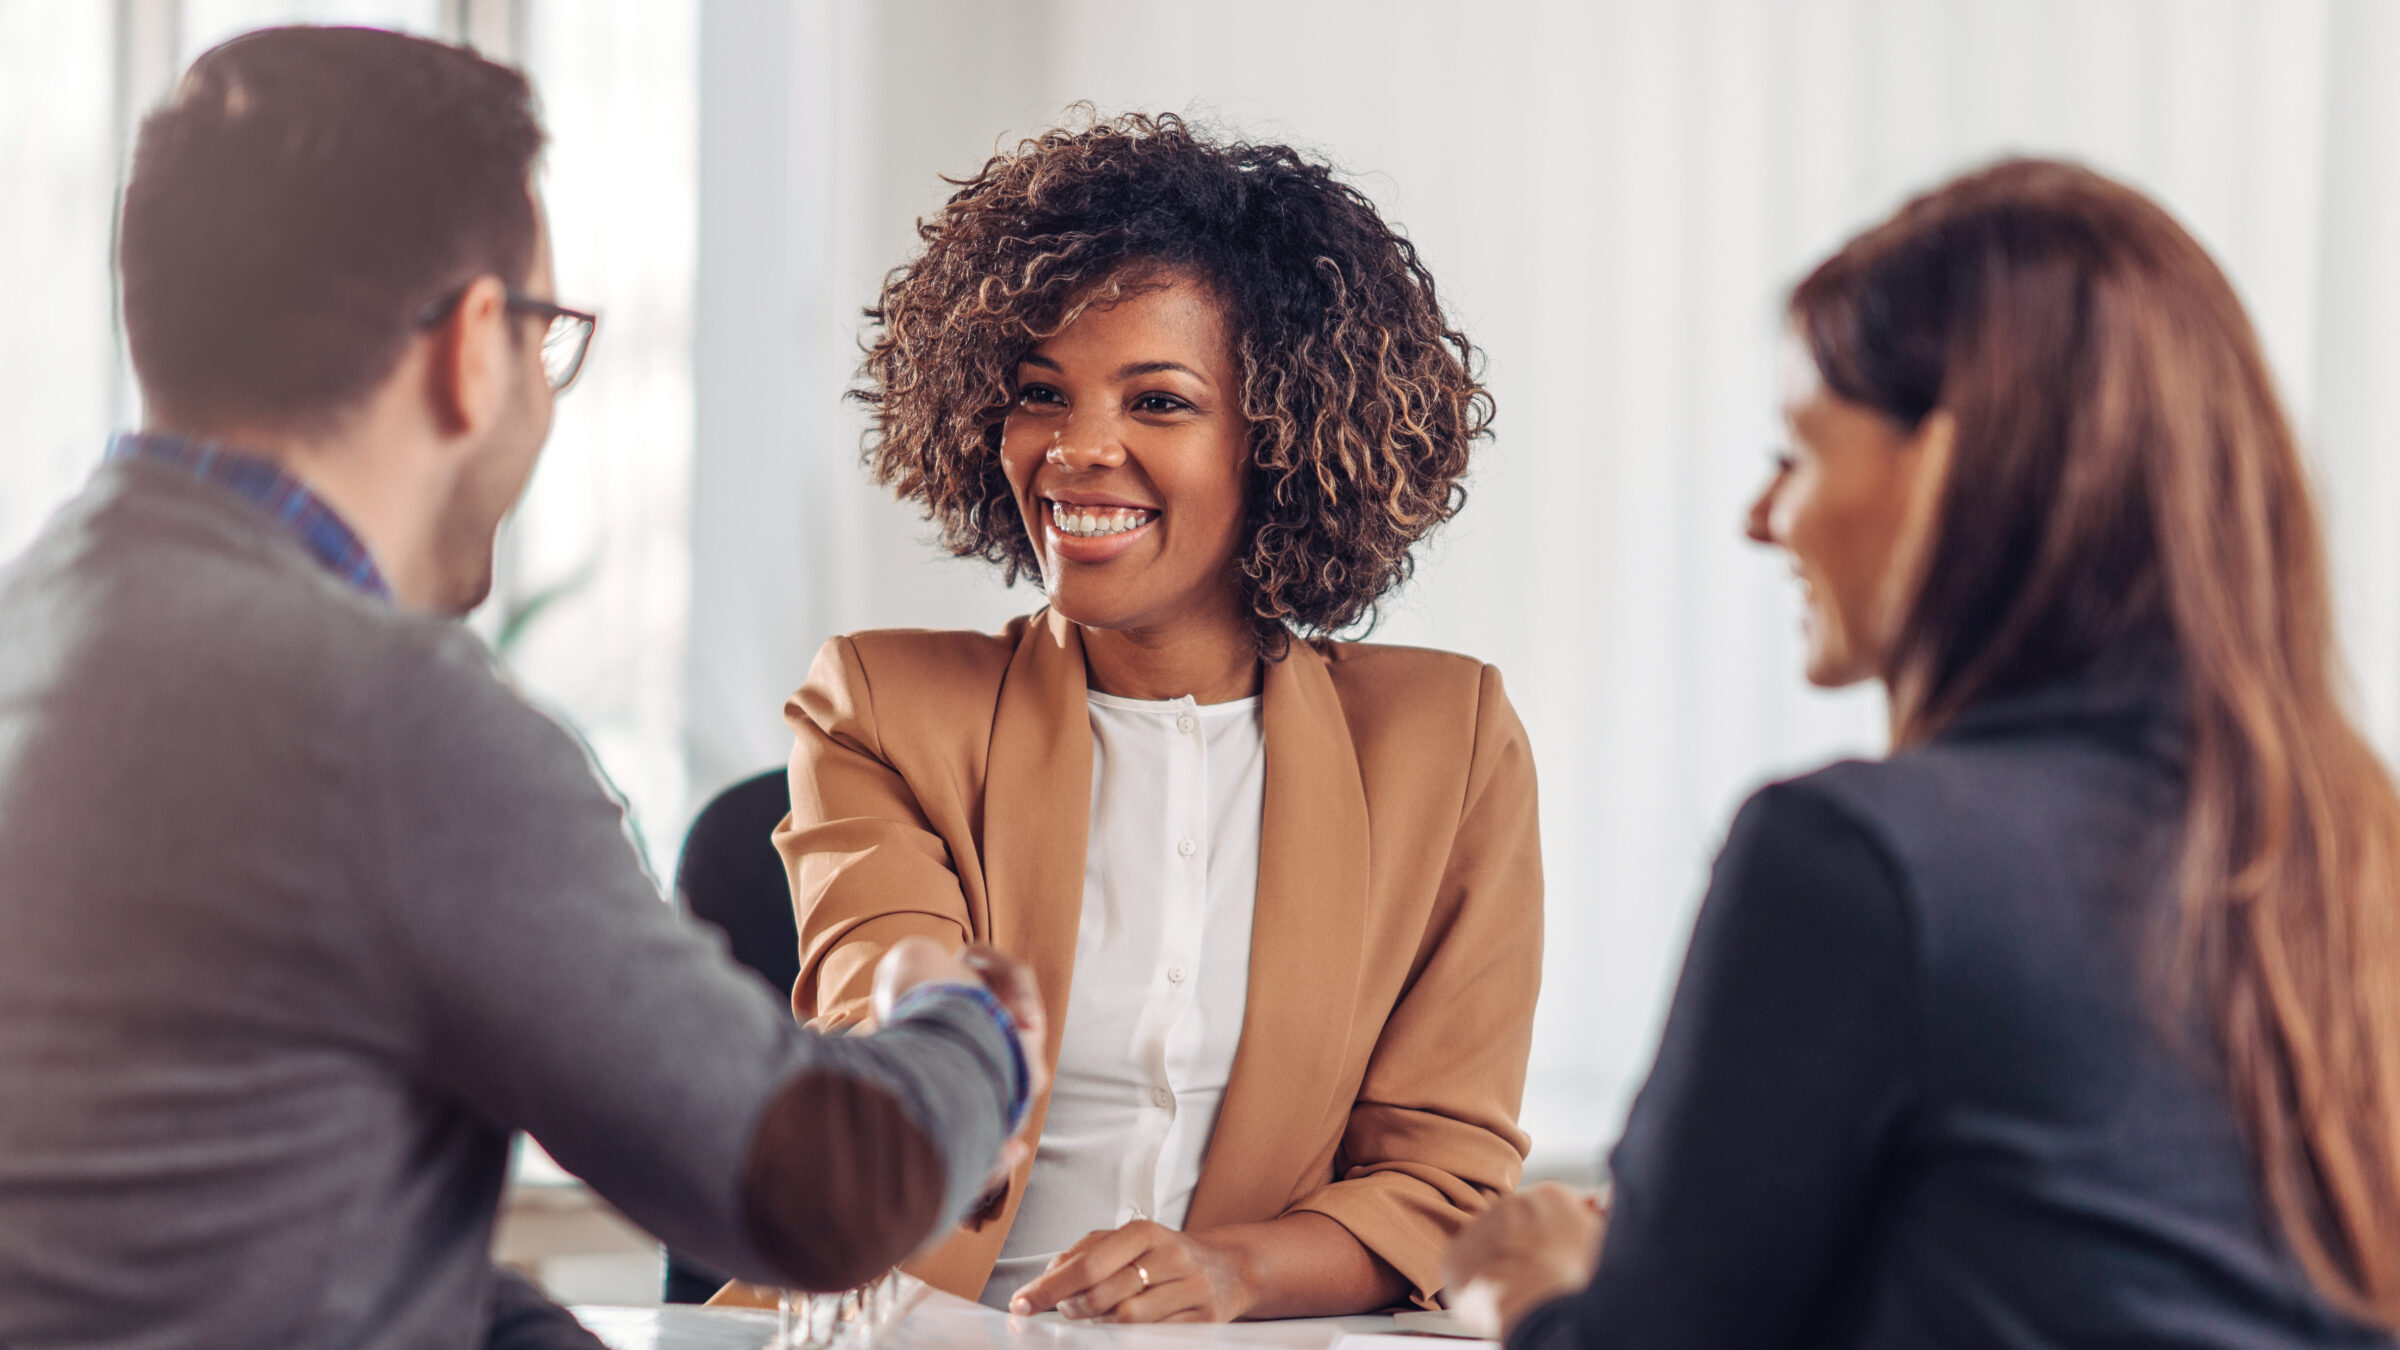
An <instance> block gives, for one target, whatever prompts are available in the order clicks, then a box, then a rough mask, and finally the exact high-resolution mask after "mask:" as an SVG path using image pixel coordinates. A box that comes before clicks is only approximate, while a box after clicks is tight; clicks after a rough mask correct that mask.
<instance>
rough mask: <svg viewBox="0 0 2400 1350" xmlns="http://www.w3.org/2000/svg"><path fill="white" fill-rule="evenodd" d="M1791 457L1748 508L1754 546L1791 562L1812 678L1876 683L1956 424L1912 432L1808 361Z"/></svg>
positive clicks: (1803, 361)
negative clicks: (1847, 393) (1827, 381)
mask: <svg viewBox="0 0 2400 1350" xmlns="http://www.w3.org/2000/svg"><path fill="white" fill-rule="evenodd" d="M1789 368H1790V374H1789V375H1788V376H1787V380H1786V385H1787V397H1786V400H1785V404H1784V416H1785V420H1786V422H1787V423H1788V425H1789V427H1790V431H1791V437H1792V449H1791V450H1790V451H1789V452H1788V453H1786V454H1784V455H1783V456H1781V457H1779V458H1778V460H1777V461H1776V465H1775V474H1774V477H1773V478H1772V479H1770V480H1769V481H1768V483H1767V486H1766V490H1765V491H1763V492H1761V493H1759V495H1758V498H1757V500H1756V501H1754V502H1752V503H1751V506H1750V515H1749V519H1748V521H1747V533H1748V534H1749V536H1750V538H1752V539H1754V540H1756V541H1758V542H1759V543H1762V544H1773V545H1775V546H1776V547H1778V548H1781V549H1782V550H1783V551H1784V553H1785V554H1786V555H1787V556H1789V557H1790V559H1791V564H1792V572H1793V574H1794V575H1796V576H1797V577H1798V578H1799V580H1800V587H1801V591H1802V593H1803V596H1804V599H1805V601H1806V605H1807V609H1806V613H1805V617H1804V619H1803V626H1804V628H1805V630H1806V633H1807V638H1808V657H1807V661H1808V669H1807V674H1808V681H1809V683H1811V684H1814V685H1818V686H1821V687H1823V688H1828V689H1830V688H1836V687H1839V686H1841V685H1846V684H1855V683H1856V682H1858V681H1860V680H1867V679H1879V678H1882V677H1883V676H1884V675H1885V674H1886V672H1887V671H1888V670H1889V668H1890V665H1891V657H1892V652H1893V649H1894V647H1895V645H1896V644H1897V642H1898V640H1899V636H1900V624H1901V620H1902V618H1903V617H1904V615H1905V613H1906V610H1907V604H1908V601H1909V598H1910V596H1911V594H1912V592H1913V590H1914V586H1915V579H1916V575H1917V567H1918V562H1919V559H1921V558H1922V557H1923V555H1924V547H1925V542H1926V538H1927V536H1928V535H1929V533H1930V525H1931V521H1932V519H1933V517H1934V514H1935V511H1934V508H1935V504H1936V502H1937V501H1938V500H1939V496H1940V491H1941V483H1942V479H1943V476H1944V475H1945V473H1946V472H1947V469H1948V465H1949V453H1950V443H1951V439H1952V437H1953V435H1954V434H1955V432H1954V426H1955V424H1954V423H1953V421H1952V419H1951V418H1950V416H1949V414H1947V413H1944V412H1938V411H1937V412H1934V413H1932V414H1930V415H1929V416H1927V417H1926V418H1925V420H1924V421H1923V422H1922V423H1921V424H1919V425H1918V426H1917V427H1914V428H1907V427H1902V426H1900V425H1899V424H1897V423H1896V422H1894V421H1893V420H1892V419H1891V418H1889V417H1886V416H1885V415H1884V414H1882V413H1881V412H1878V411H1876V410H1875V409H1873V408H1870V407H1867V406H1865V405H1863V404H1859V403H1853V402H1851V401H1849V400H1847V399H1844V398H1842V397H1840V396H1839V395H1837V394H1835V393H1834V392H1833V391H1831V390H1829V389H1827V388H1826V387H1825V385H1824V382H1823V381H1822V380H1820V379H1819V378H1818V376H1817V371H1816V367H1815V365H1814V363H1812V362H1811V361H1809V360H1808V359H1807V357H1806V355H1805V354H1802V355H1800V357H1799V359H1797V360H1795V361H1792V362H1791V363H1790V365H1789Z"/></svg>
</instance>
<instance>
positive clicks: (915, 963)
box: [874, 937, 1050, 1191]
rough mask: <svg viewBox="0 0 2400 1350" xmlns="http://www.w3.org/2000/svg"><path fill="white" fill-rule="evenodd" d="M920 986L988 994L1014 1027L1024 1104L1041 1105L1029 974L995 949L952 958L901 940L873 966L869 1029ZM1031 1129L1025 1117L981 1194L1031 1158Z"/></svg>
mask: <svg viewBox="0 0 2400 1350" xmlns="http://www.w3.org/2000/svg"><path fill="white" fill-rule="evenodd" d="M926 984H979V985H982V986H983V987H984V988H986V989H989V990H990V991H991V992H992V997H994V998H996V999H998V1000H999V1001H1000V1006H1001V1007H1003V1008H1006V1009H1008V1015H1009V1018H1010V1020H1012V1021H1014V1022H1015V1023H1016V1024H1017V1047H1018V1049H1020V1050H1022V1051H1023V1052H1024V1055H1025V1074H1026V1083H1025V1100H1027V1101H1029V1102H1032V1101H1039V1100H1041V1096H1042V1093H1043V1092H1044V1091H1045V1090H1046V1089H1047V1088H1048V1087H1049V1086H1050V1062H1049V1060H1048V1059H1047V1058H1046V1057H1045V1048H1044V1043H1045V1041H1046V1040H1047V1038H1048V1034H1049V1033H1048V1027H1047V1023H1046V1021H1045V1020H1044V1016H1043V1012H1042V991H1041V989H1040V987H1039V986H1037V985H1036V984H1035V983H1034V982H1033V972H1032V971H1030V970H1027V969H1026V968H1025V966H1024V963H1022V962H1020V961H1017V960H1015V959H1013V958H1011V957H1009V956H1007V955H1005V954H1003V953H1002V952H1000V951H999V950H998V949H997V948H994V947H986V946H983V945H982V944H980V943H978V944H975V945H973V946H968V947H963V948H960V949H959V950H958V951H955V952H953V951H950V950H949V949H947V948H945V947H943V946H942V944H940V943H938V942H936V941H934V940H933V939H932V938H928V937H905V938H902V939H900V940H899V941H898V942H895V943H893V944H892V947H891V950H890V951H887V952H885V953H884V954H883V959H882V960H881V961H878V962H876V964H875V998H874V1007H875V1024H876V1025H877V1026H888V1025H889V1024H890V1023H891V1020H892V1005H893V1004H895V1003H898V1002H899V1001H900V999H901V997H902V996H904V995H906V994H907V993H908V992H909V991H910V990H912V989H915V988H917V987H918V986H919V985H926ZM1032 1124H1033V1115H1032V1113H1031V1112H1027V1113H1026V1117H1025V1123H1024V1124H1022V1125H1020V1126H1018V1128H1017V1132H1016V1133H1015V1134H1013V1135H1011V1136H1009V1138H1008V1141H1007V1142H1006V1143H1004V1144H1002V1145H1001V1146H1000V1161H999V1163H998V1164H997V1165H996V1166H994V1167H993V1169H992V1174H991V1175H990V1176H989V1177H987V1178H986V1179H985V1182H984V1186H985V1189H986V1190H987V1191H988V1190H991V1189H994V1188H997V1187H999V1186H1002V1185H1004V1184H1006V1183H1007V1181H1008V1174H1009V1173H1010V1172H1012V1171H1014V1170H1015V1169H1016V1167H1017V1165H1018V1164H1019V1163H1022V1162H1024V1161H1025V1160H1026V1159H1027V1158H1030V1157H1032V1156H1033V1144H1034V1141H1033V1139H1032V1137H1031V1132H1032Z"/></svg>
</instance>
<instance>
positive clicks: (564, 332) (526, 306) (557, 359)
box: [417, 287, 600, 394]
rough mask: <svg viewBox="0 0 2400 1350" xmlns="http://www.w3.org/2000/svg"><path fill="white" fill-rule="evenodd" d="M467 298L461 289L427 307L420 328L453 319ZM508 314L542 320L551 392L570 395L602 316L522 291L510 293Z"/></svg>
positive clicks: (544, 368) (419, 320)
mask: <svg viewBox="0 0 2400 1350" xmlns="http://www.w3.org/2000/svg"><path fill="white" fill-rule="evenodd" d="M466 295H467V292H466V289H465V288H464V287H461V288H460V289H458V290H455V291H452V292H451V293H450V294H448V295H446V296H443V297H442V298H441V299H439V300H436V301H434V302H433V303H432V304H430V305H427V306H426V307H425V308H424V310H423V311H421V312H420V313H419V314H418V315H417V326H418V327H419V328H431V327H433V326H434V325H435V324H437V323H440V322H441V321H442V320H444V319H447V318H449V317H450V313H451V311H452V310H455V309H457V308H458V302H459V301H461V300H463V299H465V298H466ZM508 312H509V313H511V314H521V315H524V316H525V317H527V318H531V319H540V320H541V321H542V324H543V327H542V375H543V377H544V378H546V379H548V380H549V381H550V392H551V393H553V394H563V393H565V392H567V386H568V385H571V384H573V383H575V377H576V376H577V375H580V374H582V373H583V358H584V357H585V356H587V355H589V354H590V353H591V350H592V334H593V333H594V332H595V331H597V330H598V329H599V327H600V316H599V315H597V314H593V313H591V312H589V311H587V310H580V309H569V308H567V307H566V306H565V305H561V304H558V303H556V302H554V301H550V300H544V299H541V298H539V297H537V296H531V295H526V294H523V293H522V292H519V291H510V292H509V293H508Z"/></svg>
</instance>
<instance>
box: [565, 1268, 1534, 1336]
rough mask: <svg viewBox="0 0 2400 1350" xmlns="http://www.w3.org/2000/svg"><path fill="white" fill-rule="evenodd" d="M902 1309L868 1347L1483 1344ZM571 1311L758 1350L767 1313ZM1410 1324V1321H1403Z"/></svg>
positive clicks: (591, 1319) (1389, 1328)
mask: <svg viewBox="0 0 2400 1350" xmlns="http://www.w3.org/2000/svg"><path fill="white" fill-rule="evenodd" d="M908 1283H909V1286H910V1288H909V1290H908V1292H907V1293H906V1294H904V1296H903V1297H904V1298H905V1299H907V1300H909V1310H908V1313H907V1315H906V1316H905V1317H903V1318H902V1319H901V1320H900V1323H899V1325H897V1326H895V1327H893V1328H892V1330H891V1331H890V1333H889V1334H888V1335H886V1336H885V1337H884V1339H883V1340H882V1341H880V1342H878V1344H877V1347H876V1350H1199V1347H1201V1346H1210V1345H1231V1346H1241V1347H1245V1348H1246V1350H1445V1347H1447V1348H1448V1350H1482V1348H1483V1347H1488V1346H1489V1345H1490V1342H1488V1341H1485V1342H1476V1341H1465V1340H1458V1339H1453V1338H1450V1337H1442V1336H1430V1335H1426V1334H1423V1332H1422V1331H1420V1330H1419V1328H1420V1327H1422V1326H1424V1325H1425V1324H1426V1323H1425V1319H1421V1318H1415V1317H1409V1316H1407V1315H1406V1314H1403V1315H1402V1316H1401V1317H1399V1318H1395V1317H1393V1316H1392V1315H1390V1314H1372V1315H1368V1316H1362V1317H1312V1318H1304V1319H1299V1320H1295V1321H1289V1322H1236V1323H1232V1324H1230V1325H1225V1324H1220V1325H1211V1326H1193V1325H1189V1324H1178V1325H1174V1326H1113V1325H1108V1324H1104V1323H1090V1322H1069V1321H1067V1320H1065V1319H1064V1318H1061V1317H1057V1316H1055V1315H1052V1316H1043V1317H1010V1316H1008V1315H1007V1314H1005V1313H997V1312H993V1311H992V1310H991V1309H989V1308H986V1307H983V1306H982V1305H980V1304H976V1303H970V1302H968V1301H967V1300H965V1299H963V1298H956V1297H953V1296H951V1295H949V1294H944V1293H941V1292H940V1291H938V1290H932V1289H927V1288H925V1287H924V1286H923V1285H919V1284H917V1283H916V1281H914V1280H911V1281H909V1282H908ZM574 1311H575V1316H576V1317H578V1318H580V1319H581V1320H582V1322H583V1324H584V1325H585V1326H587V1327H589V1328H591V1330H592V1333H593V1334H594V1335H596V1336H598V1337H599V1338H600V1339H601V1340H603V1341H605V1342H607V1343H608V1345H609V1347H610V1350H764V1347H765V1346H766V1344H767V1342H768V1341H770V1340H772V1339H774V1335H775V1314H773V1313H769V1312H759V1311H756V1310H753V1309H747V1308H694V1307H679V1306H670V1307H660V1308H603V1307H580V1308H577V1309H575V1310H574ZM1412 1323H1413V1324H1416V1325H1413V1326H1412V1325H1411V1324H1412Z"/></svg>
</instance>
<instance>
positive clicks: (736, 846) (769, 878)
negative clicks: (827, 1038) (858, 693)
mask: <svg viewBox="0 0 2400 1350" xmlns="http://www.w3.org/2000/svg"><path fill="white" fill-rule="evenodd" d="M789 810H791V796H790V790H789V787H788V785H787V783H786V781H785V778H784V773H783V770H781V769H777V770H775V771H773V772H771V773H762V774H760V775H758V776H757V777H756V778H745V779H743V780H742V781H741V782H739V783H736V784H734V785H733V786H732V787H729V788H727V789H725V790H724V791H723V792H720V793H718V794H717V795H716V799H715V800H713V801H711V802H710V803H709V804H708V807H707V809H705V810H703V811H702V812H701V813H700V818H699V819H698V820H695V821H693V822H692V832H691V833H690V834H687V835H685V836H684V837H683V857H682V858H681V859H680V860H679V861H678V862H677V863H676V865H675V906H676V908H678V909H680V910H682V911H683V912H684V913H686V914H689V915H691V916H692V917H693V918H695V919H698V920H699V921H700V922H702V923H705V924H709V925H712V926H714V927H716V928H718V929H719V930H721V931H723V932H724V934H725V936H726V939H727V940H728V941H729V942H731V943H732V945H733V959H734V960H736V961H739V962H741V963H742V964H743V965H745V966H748V967H749V968H750V969H752V970H754V971H756V972H758V977H759V978H760V979H762V980H765V981H766V982H767V984H768V986H769V987H770V988H772V989H773V990H774V991H775V996H776V997H777V998H782V999H789V998H790V997H791V996H792V984H793V982H794V981H796V980H798V979H799V978H800V927H799V925H798V924H797V923H795V922H793V920H792V891H791V884H790V882H788V881H787V880H786V879H785V877H784V873H783V858H782V857H781V856H780V855H779V854H777V853H776V852H775V845H774V843H773V841H772V836H773V834H774V832H775V826H776V824H777V823H778V822H780V821H781V820H782V819H783V817H784V813H785V812H787V811H789ZM724 1283H725V1277H724V1276H723V1275H720V1274H718V1273H717V1272H715V1271H713V1270H710V1269H709V1268H708V1267H706V1266H703V1265H701V1264H700V1263H698V1262H696V1261H694V1260H692V1259H691V1258H690V1257H687V1256H683V1255H681V1254H679V1253H677V1252H676V1251H674V1250H673V1249H669V1250H668V1252H667V1288H666V1301H667V1302H669V1303H705V1302H707V1301H708V1297H709V1295H711V1294H714V1293H716V1292H717V1290H718V1289H719V1288H720V1287H722V1286H723V1285H724Z"/></svg>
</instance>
